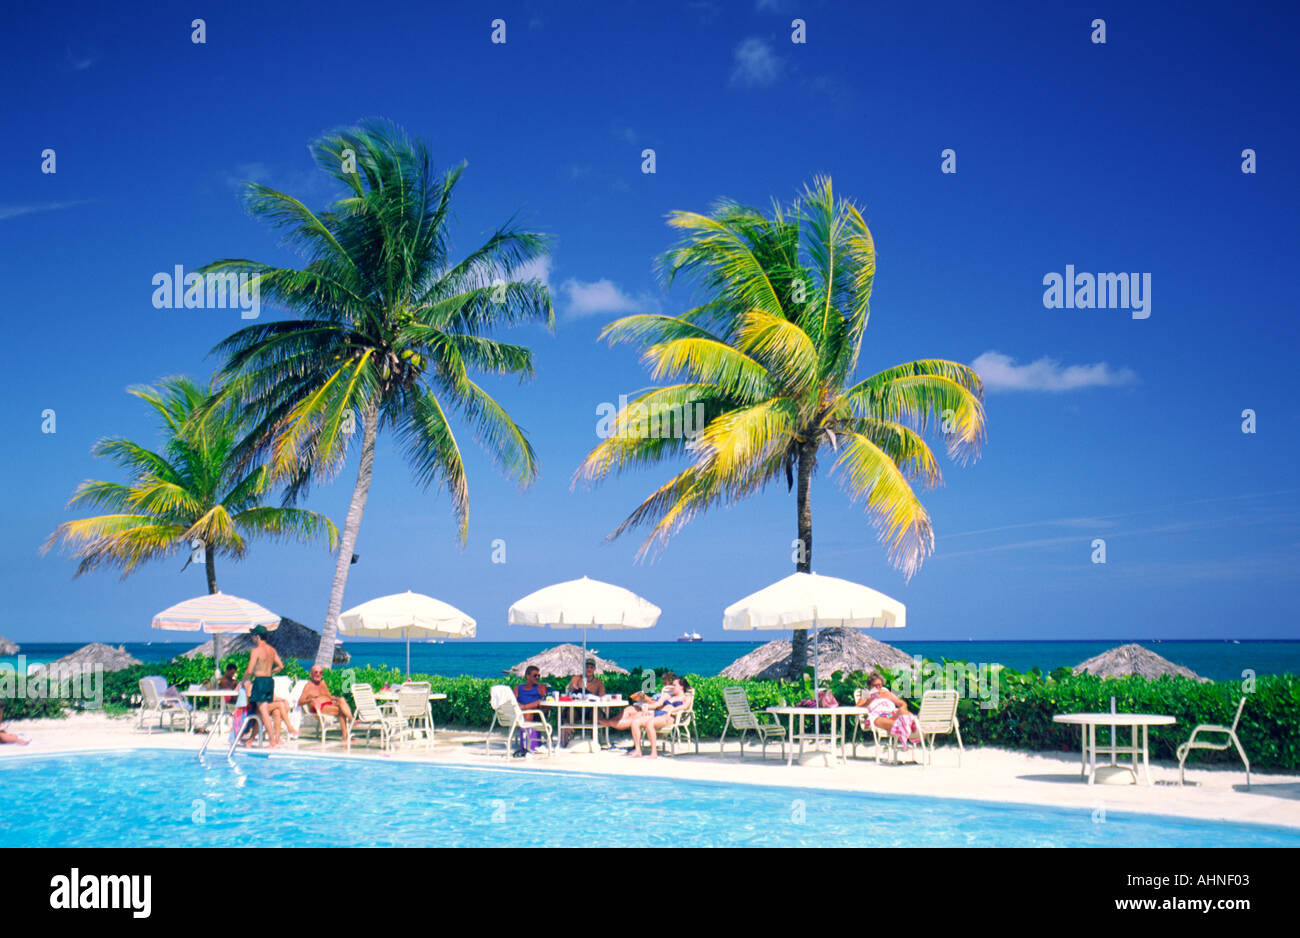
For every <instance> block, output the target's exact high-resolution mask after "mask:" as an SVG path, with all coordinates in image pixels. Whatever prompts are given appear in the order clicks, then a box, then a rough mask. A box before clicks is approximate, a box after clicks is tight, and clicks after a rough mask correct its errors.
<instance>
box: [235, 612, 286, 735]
mask: <svg viewBox="0 0 1300 938" xmlns="http://www.w3.org/2000/svg"><path fill="white" fill-rule="evenodd" d="M269 634H270V633H269V632H267V630H266V626H264V625H259V626H257V627H255V628H254V629H253V642H254V645H255V647H254V648H253V650H252V652H251V653H250V654H249V656H248V670H247V671H245V672H244V679H245V680H249V679H250V678H251V679H252V682H253V686H252V690H251V691H249V694H248V705H249V706H250V707H256V708H257V715H258V717H259V718H260V719H261V721H262V725H263V726H264V727H266V732H267V735H268V736H269V737H270V740H271V748H272V749H274V748H276V747H277V746H279V745H280V727H279V724H278V723H277V722H276V719H275V715H274V714H272V713H271V703H272V702H273V701H274V700H275V681H274V680H273V679H272V677H271V675H273V674H275V673H276V672H277V671H283V670H284V662H283V661H281V660H280V655H279V653H278V652H277V651H276V650H275V649H274V648H272V647H271V643H270V642H268V641H267V640H266V636H267V635H269Z"/></svg>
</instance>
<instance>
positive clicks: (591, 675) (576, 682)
mask: <svg viewBox="0 0 1300 938" xmlns="http://www.w3.org/2000/svg"><path fill="white" fill-rule="evenodd" d="M585 670H586V674H585V675H582V674H575V675H574V676H573V677H572V678H570V679H569V688H568V692H569V693H570V694H580V693H582V691H583V688H584V686H585V687H586V692H587V693H588V694H595V695H596V696H597V697H604V696H605V682H604V681H602V680H601V679H600V678H598V677H596V659H594V658H588V659H587V666H586V669H585ZM584 680H585V681H586V684H585V685H584V684H583V681H584Z"/></svg>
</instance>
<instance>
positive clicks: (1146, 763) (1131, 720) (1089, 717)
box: [1052, 713, 1178, 785]
mask: <svg viewBox="0 0 1300 938" xmlns="http://www.w3.org/2000/svg"><path fill="white" fill-rule="evenodd" d="M1052 721H1053V722H1054V723H1068V724H1071V725H1073V726H1079V727H1081V728H1082V731H1083V744H1082V768H1081V769H1080V771H1079V776H1080V777H1081V778H1082V777H1083V776H1085V775H1086V776H1087V777H1088V784H1089V785H1091V784H1093V781H1094V780H1095V778H1096V776H1097V754H1098V753H1101V754H1103V755H1108V756H1110V764H1111V765H1117V764H1118V763H1117V761H1116V760H1117V757H1118V756H1121V755H1128V756H1132V757H1133V765H1132V767H1131V768H1132V772H1133V780H1134V781H1137V766H1138V756H1139V755H1140V756H1141V757H1142V773H1143V776H1144V777H1145V778H1146V783H1147V784H1148V785H1150V784H1151V764H1150V759H1149V757H1148V748H1149V740H1148V735H1149V731H1150V728H1151V727H1153V726H1169V725H1170V724H1172V723H1176V722H1178V721H1177V720H1175V719H1174V718H1173V717H1171V716H1163V715H1161V714H1156V713H1058V714H1057V715H1056V716H1054V717H1052ZM1099 726H1109V727H1112V729H1111V737H1110V745H1109V746H1101V745H1098V743H1097V727H1099ZM1121 726H1127V727H1131V728H1132V730H1133V740H1132V744H1131V745H1128V746H1121V745H1119V740H1118V739H1117V738H1116V737H1117V736H1118V735H1119V727H1121ZM1139 728H1141V730H1142V742H1141V744H1140V745H1139V743H1138V729H1139Z"/></svg>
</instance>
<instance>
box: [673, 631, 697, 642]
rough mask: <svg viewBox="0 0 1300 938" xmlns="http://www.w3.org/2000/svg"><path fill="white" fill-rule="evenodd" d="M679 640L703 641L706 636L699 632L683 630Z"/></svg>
mask: <svg viewBox="0 0 1300 938" xmlns="http://www.w3.org/2000/svg"><path fill="white" fill-rule="evenodd" d="M677 640H678V641H679V642H702V641H704V636H703V635H701V634H700V633H699V632H683V633H682V634H681V635H680V636H679V637H678V639H677Z"/></svg>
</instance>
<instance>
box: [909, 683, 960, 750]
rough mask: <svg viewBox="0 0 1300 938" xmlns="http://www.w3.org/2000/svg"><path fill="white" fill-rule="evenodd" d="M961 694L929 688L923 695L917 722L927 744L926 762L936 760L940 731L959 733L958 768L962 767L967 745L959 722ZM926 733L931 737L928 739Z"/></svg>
mask: <svg viewBox="0 0 1300 938" xmlns="http://www.w3.org/2000/svg"><path fill="white" fill-rule="evenodd" d="M960 699H961V695H960V694H959V693H957V691H956V690H953V689H949V690H928V691H926V692H925V693H924V694H922V695H921V709H920V711H919V712H918V713H917V715H916V722H917V724H918V725H919V726H920V728H921V742H922V745H924V746H925V762H926V765H930V764H931V763H932V762H933V761H934V738H935V737H936V736H938V735H939V734H940V733H956V734H957V768H961V757H962V755H963V754H965V752H966V747H965V745H963V743H962V741H961V726H960V725H959V724H958V722H957V701H958V700H960ZM926 734H929V736H930V739H929V741H928V742H927V741H926V738H925V737H926Z"/></svg>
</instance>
